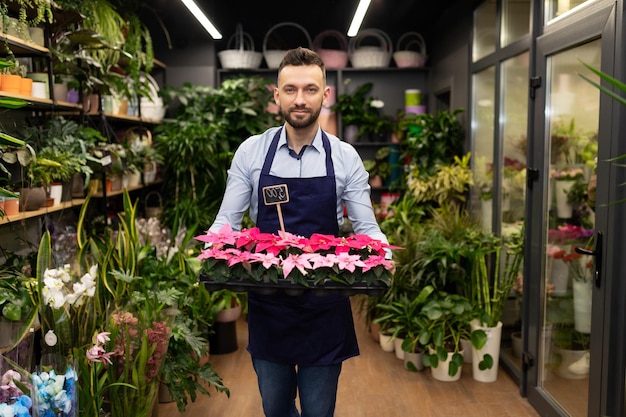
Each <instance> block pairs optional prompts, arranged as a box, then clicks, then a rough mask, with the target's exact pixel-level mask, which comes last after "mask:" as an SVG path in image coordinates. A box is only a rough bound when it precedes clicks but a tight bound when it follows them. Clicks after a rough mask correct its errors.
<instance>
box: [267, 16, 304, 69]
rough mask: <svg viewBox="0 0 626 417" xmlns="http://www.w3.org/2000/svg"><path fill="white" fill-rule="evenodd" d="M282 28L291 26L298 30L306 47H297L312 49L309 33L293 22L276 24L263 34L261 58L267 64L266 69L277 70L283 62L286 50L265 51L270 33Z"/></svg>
mask: <svg viewBox="0 0 626 417" xmlns="http://www.w3.org/2000/svg"><path fill="white" fill-rule="evenodd" d="M283 26H293V27H295V28H298V29H300V30H301V31H302V32H303V33H304V36H305V37H306V41H307V43H306V45H299V46H306V47H307V48H309V49H312V48H313V47H312V42H311V37H310V36H309V32H307V31H306V29H305V28H303V27H302V26H300V25H299V24H297V23H293V22H282V23H278V24H277V25H274V26H272V27H271V28H270V30H268V31H267V33H266V34H265V38H264V39H263V56H264V57H265V63H266V64H267V67H268V68H278V66H279V65H280V62H281V61H282V60H283V57H284V56H285V53H286V52H287V51H286V50H282V49H267V41H268V39H269V37H270V33H272V32H273V31H274V30H276V29H278V28H280V27H283Z"/></svg>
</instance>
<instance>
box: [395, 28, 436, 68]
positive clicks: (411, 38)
mask: <svg viewBox="0 0 626 417" xmlns="http://www.w3.org/2000/svg"><path fill="white" fill-rule="evenodd" d="M403 41H406V44H405V45H404V48H405V49H402V42H403ZM412 47H413V48H415V49H417V50H416V51H414V50H411V49H410V48H412ZM427 58H428V56H427V55H426V42H424V38H423V37H422V35H420V34H419V33H417V32H407V33H405V34H404V35H402V36H400V38H399V39H398V44H397V47H396V52H394V54H393V60H394V61H395V62H396V65H397V66H398V68H419V67H423V66H424V64H425V63H426V59H427Z"/></svg>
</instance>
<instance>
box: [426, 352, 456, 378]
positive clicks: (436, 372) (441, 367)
mask: <svg viewBox="0 0 626 417" xmlns="http://www.w3.org/2000/svg"><path fill="white" fill-rule="evenodd" d="M430 353H431V354H433V353H434V351H433V350H430ZM459 353H461V354H463V353H464V352H463V351H461V352H459ZM452 355H454V352H448V359H446V360H445V361H443V362H441V361H440V362H439V363H438V364H437V366H436V367H432V366H431V367H430V372H431V375H432V376H433V378H435V379H436V380H437V381H443V382H453V381H458V380H459V379H461V374H462V372H463V368H462V367H459V369H458V370H457V372H456V374H455V375H454V376H450V375H448V369H449V366H450V361H452Z"/></svg>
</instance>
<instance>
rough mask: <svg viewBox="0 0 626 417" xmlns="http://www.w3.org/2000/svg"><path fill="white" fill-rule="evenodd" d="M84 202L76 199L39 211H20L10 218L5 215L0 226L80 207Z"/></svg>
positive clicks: (81, 199) (0, 220)
mask: <svg viewBox="0 0 626 417" xmlns="http://www.w3.org/2000/svg"><path fill="white" fill-rule="evenodd" d="M84 202H85V199H83V198H78V199H72V200H71V201H64V202H62V203H61V204H57V205H54V206H51V207H43V208H40V209H39V210H31V211H20V212H19V213H18V214H15V215H11V216H8V215H5V216H4V217H3V218H1V219H0V225H1V224H8V223H14V222H18V221H21V220H26V219H31V218H35V217H39V216H44V215H46V214H50V213H54V212H56V211H61V210H65V209H68V208H72V207H77V206H81V205H82V204H83V203H84Z"/></svg>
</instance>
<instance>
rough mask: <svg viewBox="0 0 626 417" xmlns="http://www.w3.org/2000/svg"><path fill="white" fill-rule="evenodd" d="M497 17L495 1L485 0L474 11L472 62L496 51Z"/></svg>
mask: <svg viewBox="0 0 626 417" xmlns="http://www.w3.org/2000/svg"><path fill="white" fill-rule="evenodd" d="M496 31H497V15H496V0H487V1H486V2H484V3H483V4H482V5H480V7H478V8H477V9H476V10H475V11H474V39H473V42H472V59H473V61H474V62H476V61H478V60H479V59H481V58H484V57H486V56H487V55H489V54H492V53H494V52H495V51H496V40H497V39H498V38H497V36H496Z"/></svg>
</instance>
